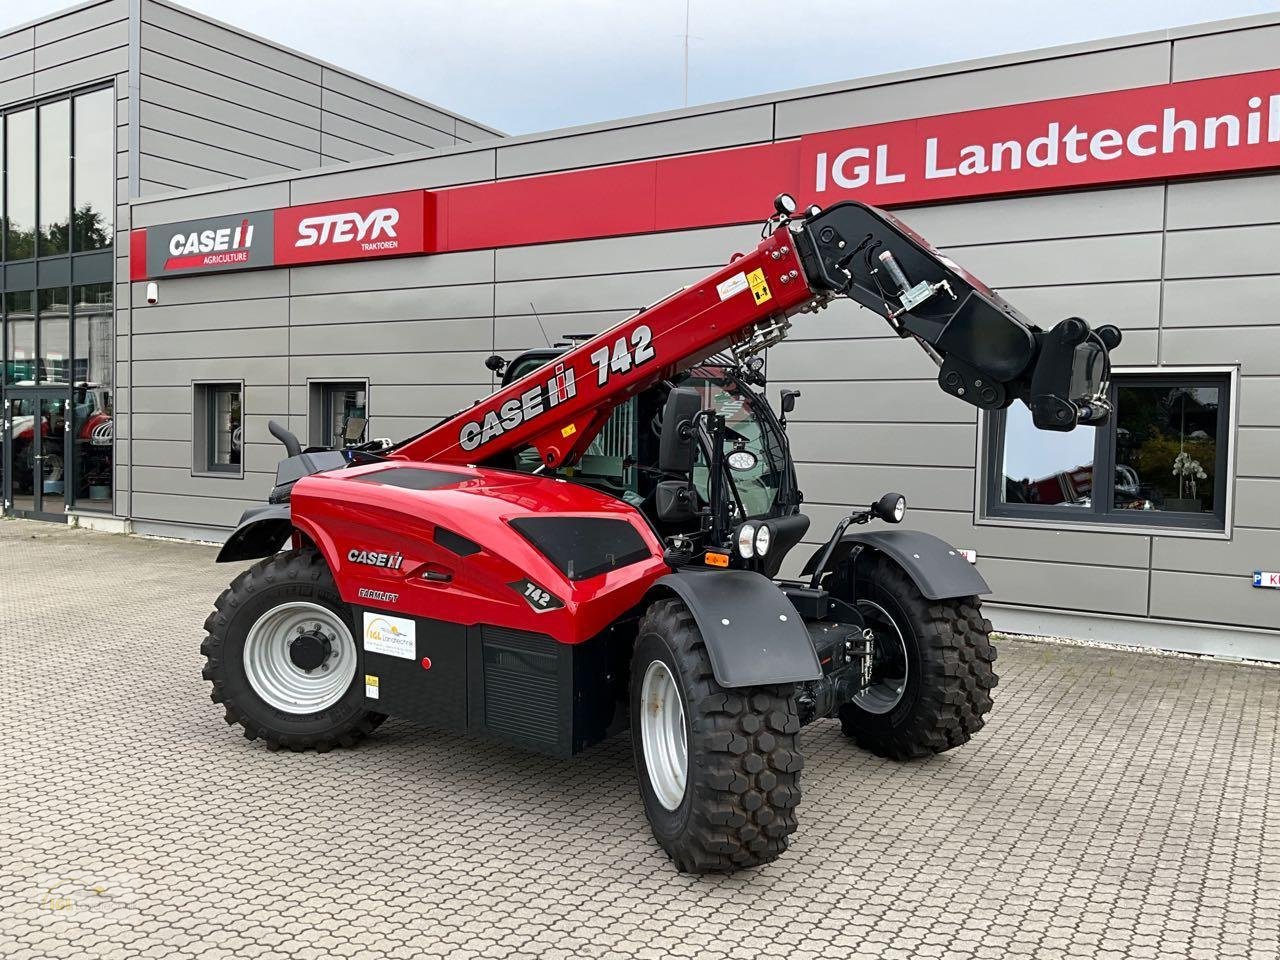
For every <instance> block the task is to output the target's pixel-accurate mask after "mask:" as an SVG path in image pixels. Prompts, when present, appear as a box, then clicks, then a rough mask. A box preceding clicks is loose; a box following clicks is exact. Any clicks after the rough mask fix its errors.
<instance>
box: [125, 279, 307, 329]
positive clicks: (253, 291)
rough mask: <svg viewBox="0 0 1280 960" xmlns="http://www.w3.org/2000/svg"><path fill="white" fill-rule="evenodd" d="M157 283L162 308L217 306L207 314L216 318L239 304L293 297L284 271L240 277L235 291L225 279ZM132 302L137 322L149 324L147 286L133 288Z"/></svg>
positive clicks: (173, 280)
mask: <svg viewBox="0 0 1280 960" xmlns="http://www.w3.org/2000/svg"><path fill="white" fill-rule="evenodd" d="M157 283H158V286H159V291H160V304H159V305H158V306H162V307H165V308H169V307H172V306H177V305H179V304H197V303H213V304H215V305H216V306H215V307H214V308H212V309H210V310H209V311H208V312H207V315H208V316H209V317H210V318H213V319H217V318H220V317H222V316H223V315H224V314H228V313H231V312H232V311H234V310H236V309H237V304H239V303H240V302H241V301H247V300H254V299H257V298H259V297H286V296H288V295H289V277H288V274H287V273H286V272H285V271H283V270H263V271H258V272H253V273H243V274H240V275H239V276H238V277H236V283H235V287H234V288H233V289H228V287H227V283H226V278H225V277H214V276H208V277H199V276H196V277H173V278H170V279H168V280H160V281H157ZM132 303H133V306H134V307H136V308H138V309H137V310H136V311H135V318H136V319H135V322H137V323H145V322H146V321H145V320H143V319H142V314H143V312H144V311H145V310H147V309H151V308H150V307H148V306H147V285H146V284H145V283H135V284H134V285H133V296H132ZM194 312H195V311H193V313H194Z"/></svg>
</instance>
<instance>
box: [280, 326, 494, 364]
mask: <svg viewBox="0 0 1280 960" xmlns="http://www.w3.org/2000/svg"><path fill="white" fill-rule="evenodd" d="M295 309H296V308H295ZM490 340H491V337H490V332H489V324H487V323H478V322H476V321H475V320H410V321H403V322H397V323H377V322H363V323H337V324H324V325H319V324H317V325H314V326H295V327H294V328H293V329H292V331H290V340H289V343H290V346H291V347H292V349H293V355H294V357H295V358H296V357H303V356H325V357H333V356H335V355H336V356H345V357H350V358H351V364H352V366H351V369H352V370H355V369H356V367H357V361H358V360H362V359H363V357H364V355H367V354H373V353H388V354H393V355H405V354H410V353H412V354H415V355H421V354H424V353H446V354H447V356H449V357H454V356H456V354H454V353H452V352H451V351H459V350H461V351H483V352H482V353H481V354H480V355H479V356H467V357H465V358H460V359H461V363H462V367H461V369H459V368H454V369H452V370H450V369H449V368H448V367H447V366H446V367H445V378H444V379H450V375H451V374H452V375H453V376H462V375H464V374H465V370H466V366H467V365H468V364H474V365H475V369H476V370H477V371H484V374H483V375H484V377H485V378H486V379H487V378H488V371H487V370H485V369H484V365H483V361H484V358H485V357H486V356H488V355H489V353H490V352H491V343H490ZM415 362H416V361H415ZM312 376H319V374H312ZM325 376H327V374H325ZM352 376H353V377H354V376H355V374H352ZM420 377H421V379H423V380H426V381H430V379H431V378H430V377H428V376H427V375H426V371H425V368H424V369H423V373H422V374H421V375H420Z"/></svg>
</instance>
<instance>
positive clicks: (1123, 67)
mask: <svg viewBox="0 0 1280 960" xmlns="http://www.w3.org/2000/svg"><path fill="white" fill-rule="evenodd" d="M1168 79H1169V47H1168V44H1164V43H1152V44H1147V45H1145V46H1140V47H1125V48H1124V49H1120V50H1106V51H1101V52H1098V53H1089V54H1083V55H1077V56H1068V57H1051V58H1048V59H1044V60H1031V61H1029V62H1027V63H1018V64H1012V65H1008V66H999V67H991V68H989V69H985V70H975V71H971V72H966V73H948V74H946V75H943V76H936V77H926V78H923V79H915V80H910V81H909V82H900V83H895V82H888V83H879V84H875V85H870V84H869V85H868V86H866V87H864V88H862V89H858V90H851V91H847V92H842V93H830V94H824V95H820V96H815V97H810V98H805V99H791V100H784V101H782V102H780V103H779V104H778V126H777V136H778V137H779V138H782V137H794V136H797V135H799V134H802V133H813V132H816V131H820V130H838V129H840V128H841V127H851V126H855V125H858V126H861V125H864V124H870V123H886V122H888V121H891V120H902V119H905V118H908V117H922V116H931V115H933V114H939V113H952V112H958V111H961V110H975V109H979V108H982V107H996V106H1003V105H1005V104H1009V103H1027V102H1029V101H1034V100H1050V99H1053V98H1056V97H1071V96H1078V95H1080V94H1086V93H1101V92H1103V91H1105V90H1122V89H1124V88H1126V87H1140V86H1144V85H1146V84H1155V83H1164V82H1166V81H1167V80H1168Z"/></svg>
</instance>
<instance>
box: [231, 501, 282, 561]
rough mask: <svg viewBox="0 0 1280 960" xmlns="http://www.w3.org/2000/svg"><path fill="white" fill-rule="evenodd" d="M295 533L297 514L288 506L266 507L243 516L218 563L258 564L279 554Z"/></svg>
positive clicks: (271, 505)
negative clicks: (294, 524)
mask: <svg viewBox="0 0 1280 960" xmlns="http://www.w3.org/2000/svg"><path fill="white" fill-rule="evenodd" d="M292 533H293V514H292V513H291V512H290V510H289V504H287V503H264V504H261V505H260V506H256V507H250V508H249V509H248V510H246V511H245V512H244V513H243V514H241V516H240V525H239V526H238V527H236V529H235V531H234V532H233V533H232V534H231V536H229V537H227V542H226V543H224V544H223V545H222V549H221V550H219V551H218V559H217V561H216V562H217V563H230V562H232V561H235V560H257V559H260V558H261V557H269V556H272V555H273V554H275V553H277V552H279V550H280V548H281V547H283V546H284V542H285V541H286V540H288V539H289V536H290V534H292Z"/></svg>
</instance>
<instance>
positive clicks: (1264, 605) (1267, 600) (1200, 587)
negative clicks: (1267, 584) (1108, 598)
mask: <svg viewBox="0 0 1280 960" xmlns="http://www.w3.org/2000/svg"><path fill="white" fill-rule="evenodd" d="M1206 610H1211V611H1213V619H1214V622H1215V623H1233V624H1239V625H1241V626H1250V627H1267V628H1268V629H1275V626H1276V596H1275V592H1274V591H1272V590H1255V589H1253V587H1252V577H1251V576H1250V577H1246V576H1234V577H1220V576H1214V575H1212V574H1207V573H1168V572H1165V571H1163V570H1155V571H1153V572H1152V574H1151V616H1153V617H1169V618H1171V619H1176V620H1201V619H1204V616H1205V611H1206Z"/></svg>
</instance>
